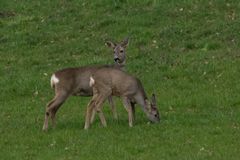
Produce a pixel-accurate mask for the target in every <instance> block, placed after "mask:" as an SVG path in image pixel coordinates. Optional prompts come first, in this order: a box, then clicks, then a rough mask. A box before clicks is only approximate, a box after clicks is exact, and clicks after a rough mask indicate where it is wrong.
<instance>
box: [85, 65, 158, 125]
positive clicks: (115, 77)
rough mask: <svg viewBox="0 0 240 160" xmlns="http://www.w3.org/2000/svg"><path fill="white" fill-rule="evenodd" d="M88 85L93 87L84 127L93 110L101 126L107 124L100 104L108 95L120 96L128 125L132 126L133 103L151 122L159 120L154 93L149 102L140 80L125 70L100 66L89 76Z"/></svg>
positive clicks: (88, 123)
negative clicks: (137, 105)
mask: <svg viewBox="0 0 240 160" xmlns="http://www.w3.org/2000/svg"><path fill="white" fill-rule="evenodd" d="M89 85H91V86H92V88H93V97H92V99H91V100H90V102H89V104H88V107H87V112H86V119H85V126H84V129H88V128H89V127H90V119H91V116H92V115H93V114H94V110H96V111H97V113H98V115H99V118H100V121H101V123H102V124H103V126H106V125H107V124H106V120H105V117H104V115H103V112H102V106H103V103H104V102H105V100H106V99H107V97H109V96H118V97H121V99H122V102H123V105H124V107H125V109H126V110H127V112H128V121H129V126H130V127H132V126H133V114H134V113H133V112H134V110H133V108H134V105H135V104H139V105H140V106H141V108H142V110H143V111H144V112H145V113H146V115H147V117H148V119H149V120H150V121H151V122H154V123H157V122H159V121H160V115H159V112H158V109H157V105H156V97H155V95H154V94H153V95H152V99H151V102H150V101H149V100H148V98H147V96H146V93H145V91H144V88H143V86H142V83H141V82H140V80H139V79H137V78H135V77H133V76H131V75H129V74H127V73H126V72H124V71H121V70H117V69H114V68H106V67H105V68H101V69H99V70H97V71H96V72H95V73H94V74H93V75H92V76H91V77H90V81H89Z"/></svg>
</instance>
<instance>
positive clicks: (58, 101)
mask: <svg viewBox="0 0 240 160" xmlns="http://www.w3.org/2000/svg"><path fill="white" fill-rule="evenodd" d="M67 97H68V95H66V94H63V93H62V94H58V95H56V96H55V97H54V99H53V100H51V101H50V102H49V103H48V105H47V107H46V113H45V121H44V125H43V130H47V129H48V119H49V116H51V119H52V124H53V126H55V115H56V112H57V110H58V109H59V108H60V107H61V105H62V104H63V103H64V101H65V100H66V99H67Z"/></svg>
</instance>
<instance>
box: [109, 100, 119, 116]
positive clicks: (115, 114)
mask: <svg viewBox="0 0 240 160" xmlns="http://www.w3.org/2000/svg"><path fill="white" fill-rule="evenodd" d="M108 102H109V104H110V107H111V110H112V113H113V118H114V119H116V120H117V119H118V115H117V110H116V106H115V104H114V102H113V98H112V96H109V97H108Z"/></svg>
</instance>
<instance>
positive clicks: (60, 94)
mask: <svg viewBox="0 0 240 160" xmlns="http://www.w3.org/2000/svg"><path fill="white" fill-rule="evenodd" d="M128 42H129V40H128V38H125V39H124V40H123V41H121V42H120V43H114V42H112V41H107V42H106V43H105V44H106V45H107V46H108V47H110V48H112V49H113V51H114V53H113V60H114V64H113V65H102V66H101V65H100V66H83V67H76V68H65V69H62V70H58V71H56V72H55V73H53V74H52V76H51V79H50V83H51V87H52V88H53V89H54V91H55V96H54V98H53V99H52V100H51V101H50V102H48V104H47V106H46V111H45V119H44V124H43V128H42V129H43V131H47V130H48V120H49V117H51V119H52V125H53V127H54V128H55V126H56V122H55V117H56V113H57V111H58V109H59V108H60V107H61V106H62V104H63V103H64V102H65V101H66V100H67V98H68V97H69V96H82V97H90V96H92V95H93V90H92V87H90V86H89V79H90V76H91V75H92V74H93V73H94V72H95V71H97V70H98V69H100V68H102V67H110V68H116V69H119V70H122V69H124V66H125V63H126V52H125V50H126V47H127V46H128ZM108 101H109V104H110V107H111V110H112V113H113V117H114V118H115V119H117V112H116V108H115V105H114V103H113V100H112V97H111V96H109V97H108ZM93 118H94V117H93ZM92 121H93V119H92Z"/></svg>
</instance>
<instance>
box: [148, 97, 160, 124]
mask: <svg viewBox="0 0 240 160" xmlns="http://www.w3.org/2000/svg"><path fill="white" fill-rule="evenodd" d="M146 104H147V109H148V113H147V116H148V119H149V120H150V121H151V122H153V123H157V122H159V121H160V115H159V112H158V109H157V103H156V96H155V94H152V98H151V102H149V101H148V100H146Z"/></svg>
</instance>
